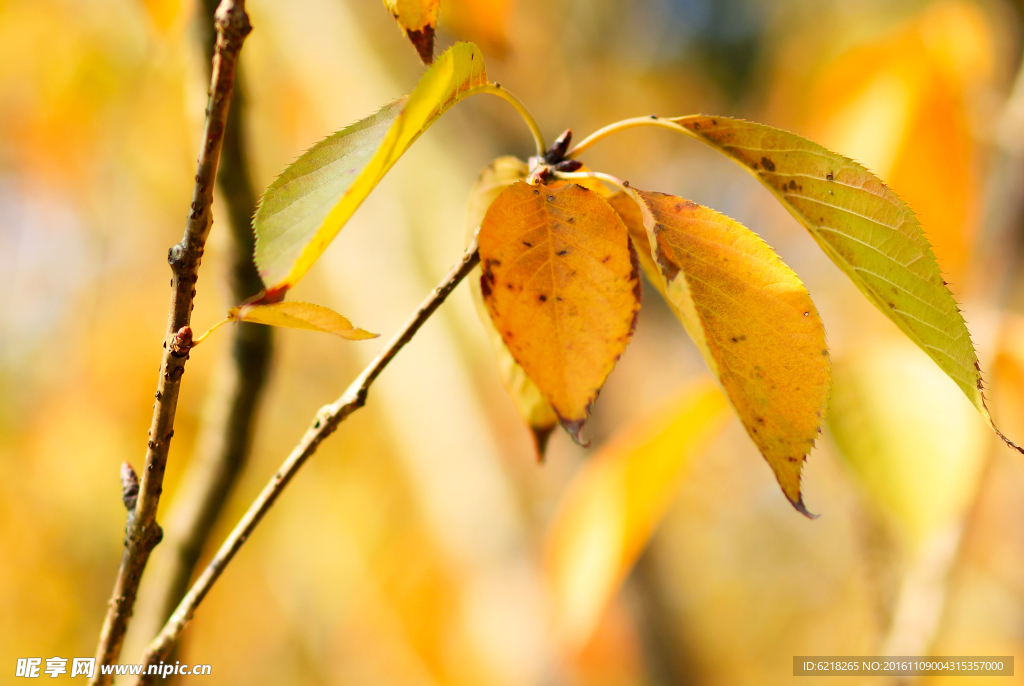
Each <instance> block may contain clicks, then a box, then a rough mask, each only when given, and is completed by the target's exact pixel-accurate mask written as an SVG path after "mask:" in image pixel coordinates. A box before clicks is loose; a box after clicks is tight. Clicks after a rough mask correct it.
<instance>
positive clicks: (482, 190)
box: [466, 156, 558, 460]
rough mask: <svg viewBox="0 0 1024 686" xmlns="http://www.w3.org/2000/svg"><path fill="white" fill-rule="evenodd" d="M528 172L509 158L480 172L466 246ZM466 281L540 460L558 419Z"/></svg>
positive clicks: (473, 284)
mask: <svg viewBox="0 0 1024 686" xmlns="http://www.w3.org/2000/svg"><path fill="white" fill-rule="evenodd" d="M528 171H529V169H528V167H527V165H526V163H525V162H523V161H522V160H520V159H517V158H515V157H511V156H506V157H499V158H498V159H496V160H495V161H494V162H492V163H491V164H490V165H488V167H487V168H486V169H484V171H483V172H482V173H481V174H480V178H479V179H477V182H476V185H475V186H474V187H473V190H472V192H471V193H470V201H469V211H468V212H467V216H466V228H467V236H466V239H467V244H468V243H469V241H471V240H472V239H473V237H474V236H475V235H476V231H477V229H478V228H479V227H480V222H482V221H483V218H484V215H485V214H486V213H487V208H488V207H490V205H491V203H492V202H494V199H495V198H497V197H498V195H500V194H501V192H502V191H503V190H505V189H506V188H508V187H509V186H510V185H511V184H513V183H515V182H516V181H521V180H522V179H524V178H525V177H526V174H527V172H528ZM467 281H468V282H469V290H470V293H471V294H472V296H473V304H474V305H475V306H476V310H477V314H479V315H480V322H481V323H482V324H483V327H484V329H485V330H486V331H487V337H488V338H489V339H490V340H491V345H492V346H493V347H494V354H495V356H496V357H497V359H498V373H499V374H500V375H501V381H502V383H504V385H505V389H506V390H507V391H508V392H509V395H511V396H512V402H513V403H514V404H515V406H516V410H517V411H518V412H519V416H520V417H522V418H523V421H525V422H526V424H527V426H529V427H530V430H531V431H532V432H533V439H534V445H535V447H536V449H537V457H538V459H541V460H543V459H544V450H545V448H546V447H547V442H548V438H549V437H550V436H551V432H552V431H553V430H554V428H555V425H556V424H558V416H557V415H555V411H554V410H553V409H551V405H550V404H549V403H548V401H547V400H545V399H544V397H543V396H542V395H541V393H540V390H539V389H538V388H537V386H536V385H535V384H534V383H533V382H532V381H530V378H529V377H528V376H526V373H525V372H524V371H523V368H522V367H520V366H519V365H518V364H516V361H515V360H514V359H513V358H512V354H511V353H509V351H508V348H506V347H505V342H504V341H503V340H501V334H500V333H498V330H497V329H495V328H494V324H493V323H492V322H491V316H490V315H489V314H488V313H487V307H486V306H485V305H484V298H483V294H482V293H481V290H480V279H479V277H477V278H472V277H471V278H468V279H467Z"/></svg>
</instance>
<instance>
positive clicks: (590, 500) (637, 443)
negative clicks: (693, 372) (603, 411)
mask: <svg viewBox="0 0 1024 686" xmlns="http://www.w3.org/2000/svg"><path fill="white" fill-rule="evenodd" d="M728 419H729V406H728V404H727V403H726V401H725V398H724V397H723V396H722V393H721V392H720V391H719V390H718V388H717V387H716V385H715V383H714V382H712V381H711V380H710V379H706V380H702V381H699V382H697V383H694V384H693V385H690V386H688V387H687V388H686V389H684V390H683V391H682V392H681V393H680V394H679V395H678V396H677V397H675V398H672V399H671V400H670V401H669V402H667V403H665V405H663V406H662V407H661V408H659V409H657V410H656V411H654V412H652V413H650V414H648V415H645V416H644V418H643V419H641V420H640V421H638V422H636V423H635V424H632V425H630V426H628V427H626V428H625V429H624V430H622V431H620V432H619V433H617V434H616V435H615V436H614V437H613V438H612V439H611V440H610V441H609V442H608V443H607V444H606V445H604V446H602V447H601V450H600V451H598V453H597V454H596V455H594V457H593V458H591V459H590V460H588V461H587V462H586V463H585V464H584V465H583V466H582V467H581V468H580V470H579V471H578V472H577V473H576V474H575V475H574V476H573V478H572V481H571V482H570V483H569V487H568V488H567V489H566V491H565V495H564V496H563V497H562V500H561V502H560V503H559V506H558V511H557V513H556V514H555V517H554V520H553V521H552V524H551V528H550V529H549V531H548V533H547V535H546V537H545V550H544V553H545V555H544V558H545V559H544V562H545V575H546V577H547V579H548V582H549V584H550V587H551V593H552V598H553V601H554V609H555V625H556V630H557V632H558V634H559V635H560V637H561V638H562V640H563V641H565V642H566V644H568V646H569V647H570V648H572V649H579V648H581V647H583V646H584V645H585V644H586V643H587V641H588V640H589V638H590V637H591V635H592V633H593V631H594V628H595V627H596V626H597V624H598V621H599V620H600V618H601V615H602V613H603V611H604V609H605V608H606V607H607V605H608V603H609V601H610V600H611V599H612V597H613V596H614V595H615V592H616V591H617V590H618V588H619V587H620V586H621V585H622V582H623V581H624V580H625V579H626V577H627V576H628V575H629V571H630V569H632V567H633V564H634V563H635V562H636V560H637V558H638V557H639V555H640V553H641V552H642V551H643V549H644V548H645V547H646V545H647V543H648V541H650V539H651V536H652V535H653V534H654V531H655V529H656V528H657V526H658V523H659V522H660V521H661V520H662V518H663V517H664V515H665V512H666V511H667V510H668V506H669V504H670V503H671V502H672V498H673V497H674V496H675V494H676V491H677V490H678V488H679V486H680V483H681V481H682V478H683V477H684V476H685V474H686V472H687V468H688V467H689V465H690V464H691V462H692V460H693V458H694V457H696V456H697V455H698V454H699V453H700V452H701V451H703V450H704V449H705V447H706V446H707V445H708V444H709V443H710V442H711V441H712V440H713V439H714V438H715V437H716V436H717V435H718V433H719V432H720V430H721V429H722V427H723V426H724V425H725V424H726V422H727V420H728Z"/></svg>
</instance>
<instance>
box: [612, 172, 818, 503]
mask: <svg viewBox="0 0 1024 686" xmlns="http://www.w3.org/2000/svg"><path fill="white" fill-rule="evenodd" d="M636 201H639V202H642V203H643V206H638V205H637V202H636ZM610 202H611V204H612V205H613V207H615V208H616V209H618V210H619V211H620V213H621V215H622V217H623V219H624V220H625V221H626V223H627V224H628V225H629V227H630V235H631V237H632V238H633V240H634V241H635V242H636V243H637V248H638V251H642V250H644V249H645V248H646V249H650V247H653V250H652V251H651V254H648V255H645V256H644V258H643V264H644V268H645V271H646V273H647V274H648V277H649V278H650V279H651V281H652V282H653V283H655V285H657V286H658V288H659V290H661V291H662V293H663V294H664V295H665V296H666V299H667V300H668V301H669V303H670V304H671V305H672V307H673V309H674V310H675V311H676V313H677V314H678V316H679V318H680V319H681V320H682V321H683V324H684V326H686V329H687V332H688V333H689V334H690V336H691V337H692V338H693V339H694V341H695V342H696V343H697V346H698V347H699V348H700V349H701V353H702V354H703V355H704V359H705V361H706V362H707V364H708V366H709V367H711V369H712V371H714V372H715V374H716V375H717V376H718V379H719V381H720V383H721V384H722V387H723V388H724V389H725V392H726V395H727V396H728V397H729V401H730V402H731V403H732V405H733V407H734V408H735V409H736V414H737V415H738V416H739V418H740V421H742V422H743V425H744V427H745V428H746V429H747V432H748V433H749V434H750V437H751V438H752V439H753V440H754V443H755V444H756V445H757V447H758V448H759V449H760V451H761V453H762V454H763V455H764V457H765V459H766V460H767V461H768V464H769V465H770V466H771V468H772V470H773V471H774V472H775V476H776V478H777V479H778V481H779V485H780V486H781V487H782V490H783V492H784V493H785V495H786V497H787V498H788V499H789V500H790V502H792V503H793V505H794V507H796V508H797V509H798V510H799V511H801V512H803V513H804V514H807V511H806V509H805V507H804V504H803V497H802V495H801V493H800V472H801V469H802V467H803V462H804V459H805V458H806V456H807V453H808V452H809V451H810V449H811V448H812V447H813V445H814V441H815V439H816V438H817V436H818V432H819V430H820V429H821V426H822V419H823V415H824V411H825V405H826V403H827V400H828V390H829V384H830V380H831V375H830V369H829V357H828V349H827V347H826V344H825V329H824V327H823V326H822V324H821V319H820V318H819V317H818V312H817V310H816V309H815V307H814V303H813V302H811V297H810V295H809V294H808V292H807V289H806V288H805V287H804V285H803V283H801V282H800V279H799V278H798V277H797V276H796V274H794V273H793V271H792V270H791V269H790V268H789V267H787V266H786V265H785V264H784V263H783V262H782V260H781V259H780V258H779V256H778V255H776V254H775V252H774V251H773V250H772V249H771V248H770V247H769V246H768V245H767V244H766V243H765V242H764V241H762V240H761V239H760V238H759V237H758V236H757V235H756V234H755V233H753V232H752V231H750V230H749V229H747V228H746V227H744V226H743V225H741V224H739V223H738V222H736V221H734V220H732V219H730V218H728V217H726V216H724V215H721V214H719V213H718V212H715V211H714V210H711V209H709V208H707V207H702V206H701V205H697V204H696V203H692V202H690V201H688V200H683V199H682V198H678V197H675V196H672V195H665V194H662V193H648V192H645V191H633V192H632V193H630V194H629V195H626V194H621V193H620V194H618V195H616V196H614V197H613V198H612V199H611V200H610ZM652 239H653V240H652Z"/></svg>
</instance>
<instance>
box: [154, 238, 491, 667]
mask: <svg viewBox="0 0 1024 686" xmlns="http://www.w3.org/2000/svg"><path fill="white" fill-rule="evenodd" d="M479 261H480V253H479V252H478V250H477V242H476V240H474V241H473V243H472V244H471V245H470V246H469V248H467V249H466V252H465V254H464V255H463V257H462V260H461V261H460V262H459V264H457V265H456V266H455V267H453V268H452V270H451V271H450V272H449V273H448V275H447V276H446V277H445V278H444V280H443V281H442V282H441V283H440V284H439V285H438V286H437V288H435V289H434V291H433V293H431V294H430V296H429V297H427V299H426V300H424V301H423V303H422V304H421V305H420V307H419V309H418V310H417V311H416V313H415V314H414V315H413V316H412V317H411V318H410V319H409V321H408V322H406V324H405V326H403V327H402V329H401V330H400V331H399V332H398V333H397V334H395V336H394V338H392V339H391V341H390V342H389V343H388V344H387V346H385V347H384V349H383V350H382V351H381V352H380V354H378V355H377V357H376V358H375V359H374V360H373V362H371V363H370V365H369V366H368V367H367V368H366V369H365V370H363V373H362V374H360V375H359V376H358V377H357V378H356V379H355V381H353V382H352V384H351V385H350V386H349V387H348V390H346V391H345V393H344V394H342V396H341V397H340V398H338V399H337V400H336V401H335V402H333V403H331V404H330V405H325V406H324V407H322V408H320V411H319V412H317V415H316V418H315V419H314V421H313V424H312V426H310V428H309V429H308V430H307V431H306V433H305V435H304V436H303V437H302V440H301V441H299V444H298V445H297V446H295V448H294V449H293V450H292V452H291V454H290V455H289V456H288V458H287V459H286V460H285V461H284V464H282V465H281V467H280V469H278V470H277V473H276V474H275V475H274V476H273V478H272V479H271V480H270V481H269V482H268V483H267V485H266V486H264V487H263V491H262V492H260V494H259V496H257V498H256V499H255V500H254V501H253V502H252V505H250V506H249V509H248V511H247V512H246V513H245V515H244V516H243V517H242V519H241V520H240V521H239V522H238V524H237V525H236V526H235V528H234V530H233V531H232V532H231V533H230V534H229V535H228V537H227V539H226V540H225V541H224V543H223V544H222V545H221V547H220V550H218V551H217V554H216V555H215V556H214V557H213V559H212V560H211V561H210V564H209V565H207V567H206V569H204V570H203V573H202V574H201V575H200V576H199V578H198V579H196V582H195V583H194V584H193V585H192V588H191V589H189V591H188V593H187V594H186V595H185V597H184V598H183V599H182V601H181V603H180V604H179V605H178V607H177V609H176V610H175V611H174V614H172V615H171V618H170V619H169V620H167V623H166V624H165V625H164V628H163V630H162V631H161V632H160V633H159V635H157V637H156V638H155V639H153V642H152V643H150V644H149V647H148V648H147V649H146V652H145V654H144V655H143V658H142V662H143V663H144V666H143V669H142V677H141V678H140V679H139V681H138V684H139V686H143V685H144V684H151V683H152V682H153V679H154V678H155V677H154V676H153V675H148V674H147V673H146V672H147V670H148V669H149V666H150V665H154V664H156V663H158V662H160V661H161V660H164V659H165V658H166V657H167V655H169V654H170V651H171V650H172V649H173V647H174V645H175V643H176V642H177V640H178V637H179V636H181V632H182V631H183V630H184V629H185V626H186V625H187V624H188V622H189V620H191V619H192V616H193V615H194V614H195V611H196V608H197V607H198V606H199V604H200V603H201V602H202V601H203V598H205V597H206V594H207V593H208V592H209V591H210V588H211V587H212V586H213V584H214V583H215V582H216V581H217V579H218V578H219V577H220V575H221V574H222V573H223V572H224V569H225V567H227V565H228V563H230V562H231V560H232V558H234V556H235V554H236V553H237V552H238V551H239V550H240V549H241V547H242V545H243V544H245V542H246V540H248V538H249V536H250V535H251V534H252V532H253V531H254V530H255V529H256V526H257V525H258V524H259V523H260V520H262V519H263V516H264V515H265V514H266V513H267V512H268V511H269V510H270V508H271V507H272V506H273V505H274V502H275V501H276V500H277V498H278V496H280V495H281V492H282V491H283V490H284V488H285V487H286V486H287V485H288V483H289V482H290V481H291V480H292V478H293V477H294V476H295V474H296V473H298V471H299V469H300V468H301V467H302V465H303V464H305V462H306V460H308V459H309V458H310V457H311V456H312V455H313V453H315V452H316V449H317V448H318V447H319V445H320V443H322V442H323V440H324V439H325V438H327V437H328V436H330V435H331V434H332V433H334V430H335V429H337V428H338V425H339V424H341V423H342V422H343V421H345V419H347V418H348V416H349V415H351V414H352V413H353V412H355V411H356V410H358V409H359V408H361V407H363V406H364V405H365V404H366V397H367V394H368V393H369V390H370V386H371V385H372V384H373V382H374V381H375V380H376V379H377V377H378V376H380V373H381V372H382V371H384V368H385V367H387V366H388V363H390V362H391V360H392V359H394V357H395V355H397V354H398V352H399V351H400V350H401V349H402V348H403V347H405V344H406V343H408V342H409V341H410V340H412V338H413V336H415V335H416V332H417V331H419V329H420V327H421V326H423V324H424V323H425V322H426V321H427V320H428V319H429V318H430V316H431V315H432V314H433V313H434V312H435V311H436V310H437V308H438V307H440V306H441V303H443V302H444V301H445V299H446V298H447V297H448V295H449V294H450V293H451V292H452V291H453V290H455V287H456V286H458V285H459V283H460V282H461V281H462V279H463V278H465V277H466V275H467V274H469V272H470V271H472V270H473V268H474V267H475V266H476V265H477V264H478V263H479Z"/></svg>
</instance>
